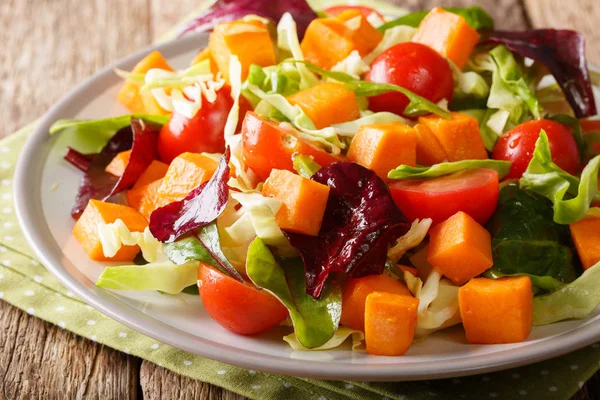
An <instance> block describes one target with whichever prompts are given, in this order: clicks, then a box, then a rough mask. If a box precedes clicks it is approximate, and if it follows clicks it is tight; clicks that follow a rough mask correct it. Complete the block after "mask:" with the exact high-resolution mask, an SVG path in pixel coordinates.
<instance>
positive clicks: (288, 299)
mask: <svg viewBox="0 0 600 400" xmlns="http://www.w3.org/2000/svg"><path fill="white" fill-rule="evenodd" d="M246 273H247V274H248V277H249V278H250V280H251V281H252V282H254V284H255V285H256V286H258V287H260V288H262V289H264V290H267V291H268V292H270V293H271V294H273V295H274V296H275V297H277V298H278V299H279V301H281V302H282V303H283V304H284V305H285V306H286V307H287V309H288V310H289V312H290V316H291V318H292V323H293V325H294V330H295V335H296V338H297V339H298V342H299V343H300V344H301V345H302V346H303V347H306V348H308V349H314V348H318V347H320V346H323V345H324V344H326V343H327V342H328V341H329V340H330V339H331V338H332V337H333V336H334V334H335V332H336V330H337V329H338V324H339V322H340V316H341V312H342V292H341V286H340V285H339V284H337V283H334V282H332V281H330V282H329V283H328V284H327V285H326V287H325V289H324V290H323V293H322V295H321V297H320V298H319V299H315V298H313V297H312V296H310V295H309V294H307V293H306V284H305V280H304V268H302V262H301V261H300V260H299V259H291V260H287V261H283V262H281V263H280V262H278V261H277V260H276V259H275V257H274V256H273V254H272V253H271V251H270V250H269V248H268V247H267V246H266V245H265V243H264V242H263V241H262V240H261V239H260V238H256V239H255V240H254V241H253V242H252V244H250V247H249V249H248V259H247V263H246Z"/></svg>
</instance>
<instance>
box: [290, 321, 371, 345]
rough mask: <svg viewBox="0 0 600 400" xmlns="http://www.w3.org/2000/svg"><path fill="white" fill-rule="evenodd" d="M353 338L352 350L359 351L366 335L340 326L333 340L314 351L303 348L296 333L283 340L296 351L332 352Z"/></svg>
mask: <svg viewBox="0 0 600 400" xmlns="http://www.w3.org/2000/svg"><path fill="white" fill-rule="evenodd" d="M349 337H352V350H357V349H359V348H360V347H361V346H362V343H363V342H364V340H365V334H364V333H363V332H361V331H357V330H355V329H350V328H346V327H345V326H340V327H339V328H338V330H337V331H335V334H334V335H333V337H332V338H331V339H329V340H328V341H327V343H325V344H324V345H322V346H319V347H314V348H312V349H308V348H306V347H304V346H302V343H300V342H299V341H298V338H297V337H296V335H295V334H294V333H291V334H289V335H287V336H284V337H283V340H284V341H285V342H286V343H287V344H289V345H290V347H291V348H292V349H294V350H296V351H318V350H330V349H335V348H336V347H339V346H341V345H342V344H344V342H345V341H346V340H347V339H348V338H349Z"/></svg>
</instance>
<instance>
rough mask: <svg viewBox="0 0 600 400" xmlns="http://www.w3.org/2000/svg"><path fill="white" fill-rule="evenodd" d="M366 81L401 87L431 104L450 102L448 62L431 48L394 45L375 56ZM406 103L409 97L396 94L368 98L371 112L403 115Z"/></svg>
mask: <svg viewBox="0 0 600 400" xmlns="http://www.w3.org/2000/svg"><path fill="white" fill-rule="evenodd" d="M365 80H367V81H370V82H378V83H391V84H394V85H397V86H402V87H404V88H406V89H408V90H410V91H411V92H413V93H415V94H418V95H419V96H421V97H424V98H426V99H427V100H430V101H432V102H434V103H438V102H439V101H440V100H442V99H446V100H448V101H450V100H451V99H452V93H453V90H454V80H453V77H452V70H451V69H450V66H449V65H448V61H446V60H445V59H444V57H442V56H441V55H439V54H438V53H437V52H436V51H435V50H433V49H432V48H430V47H428V46H426V45H423V44H420V43H412V42H406V43H400V44H397V45H395V46H392V47H390V48H389V49H387V50H386V51H384V52H383V53H381V54H380V55H379V56H377V58H375V60H374V61H373V63H372V64H371V69H370V70H369V71H368V72H367V74H366V75H365ZM408 103H409V100H408V97H406V96H405V95H403V94H402V93H398V92H390V93H384V94H380V95H378V96H374V97H369V108H370V109H371V110H372V111H389V112H393V113H395V114H399V115H404V109H405V108H406V106H407V105H408Z"/></svg>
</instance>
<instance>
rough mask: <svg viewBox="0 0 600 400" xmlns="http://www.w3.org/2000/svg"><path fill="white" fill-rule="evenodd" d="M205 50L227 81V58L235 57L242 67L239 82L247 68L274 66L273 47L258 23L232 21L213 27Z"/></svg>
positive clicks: (266, 32)
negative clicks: (207, 49)
mask: <svg viewBox="0 0 600 400" xmlns="http://www.w3.org/2000/svg"><path fill="white" fill-rule="evenodd" d="M208 48H209V51H210V54H211V55H212V57H213V59H214V60H215V63H216V64H217V66H218V67H219V71H221V73H222V74H223V77H224V78H225V79H226V80H227V81H229V57H230V56H231V55H235V56H237V57H238V59H239V60H240V64H241V65H242V80H244V79H246V76H248V70H249V68H250V65H252V64H256V65H258V66H261V67H267V66H269V65H273V64H277V57H276V54H275V45H274V44H273V40H272V39H271V34H270V33H269V29H268V28H267V26H266V25H265V24H264V23H262V22H260V21H242V20H238V21H232V22H223V23H220V24H217V25H216V26H215V28H214V30H213V32H212V33H211V34H210V36H209V39H208Z"/></svg>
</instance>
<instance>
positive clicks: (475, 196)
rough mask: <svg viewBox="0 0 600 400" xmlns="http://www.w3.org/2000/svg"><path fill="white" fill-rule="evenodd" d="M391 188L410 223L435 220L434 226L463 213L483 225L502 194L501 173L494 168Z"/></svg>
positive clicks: (400, 183) (469, 171) (413, 181)
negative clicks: (425, 219) (499, 176)
mask: <svg viewBox="0 0 600 400" xmlns="http://www.w3.org/2000/svg"><path fill="white" fill-rule="evenodd" d="M389 188H390V192H391V194H392V197H393V198H394V201H395V202H396V204H397V205H398V208H400V210H401V211H402V213H404V215H405V216H406V218H407V219H408V221H409V222H412V221H414V220H415V219H417V218H419V219H422V218H431V219H432V220H433V223H434V224H437V223H440V222H442V221H445V220H446V219H448V218H450V217H451V216H453V215H454V214H456V213H457V212H458V211H463V212H465V213H467V214H469V215H470V216H471V217H473V219H474V220H475V221H477V222H479V223H480V224H482V225H483V224H485V223H486V222H487V220H488V219H489V218H490V217H491V216H492V214H493V213H494V210H495V209H496V204H497V203H498V195H499V193H500V189H499V184H498V173H497V172H496V171H494V170H490V169H473V170H466V171H460V172H456V173H454V174H451V175H446V176H442V177H439V178H434V179H429V180H403V181H397V182H393V183H391V184H390V186H389Z"/></svg>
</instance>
